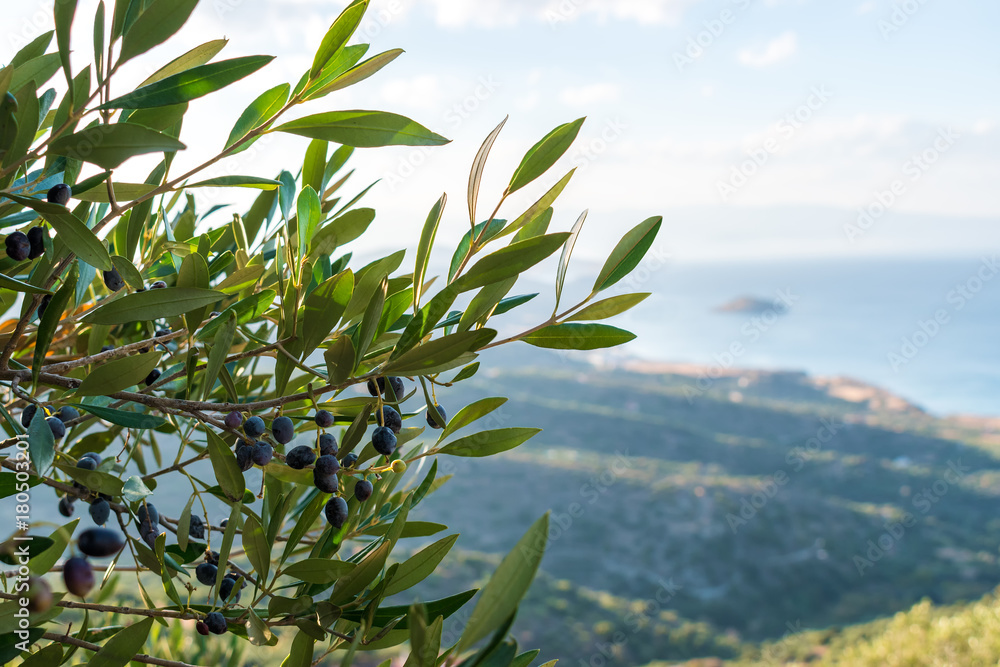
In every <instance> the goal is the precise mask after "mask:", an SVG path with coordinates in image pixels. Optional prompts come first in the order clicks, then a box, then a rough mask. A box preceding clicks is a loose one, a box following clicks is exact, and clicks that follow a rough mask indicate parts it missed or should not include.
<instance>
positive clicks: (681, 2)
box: [428, 0, 698, 28]
mask: <svg viewBox="0 0 1000 667" xmlns="http://www.w3.org/2000/svg"><path fill="white" fill-rule="evenodd" d="M697 2H698V0H544V1H542V2H539V1H538V0H478V1H477V2H469V1H468V0H430V2H429V3H428V4H429V5H430V6H431V12H432V14H433V16H434V19H435V21H436V22H437V24H438V25H440V26H445V27H449V28H460V27H465V26H469V25H473V26H477V27H481V28H502V27H509V26H513V25H517V24H518V23H520V22H521V21H537V22H544V23H547V24H549V25H551V26H553V27H556V26H558V25H559V24H562V23H568V22H573V21H576V20H579V19H580V18H582V17H584V16H593V17H595V18H597V20H599V21H608V20H616V21H634V22H636V23H639V24H642V25H676V24H677V23H678V22H679V21H680V19H681V18H682V16H683V14H684V10H685V9H687V8H688V7H689V6H691V5H694V4H697Z"/></svg>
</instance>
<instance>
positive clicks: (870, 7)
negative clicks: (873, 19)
mask: <svg viewBox="0 0 1000 667" xmlns="http://www.w3.org/2000/svg"><path fill="white" fill-rule="evenodd" d="M876 9H877V6H876V5H875V3H874V2H873V0H866V2H862V3H861V4H860V5H858V8H857V9H856V10H855V13H856V14H857V15H858V16H863V15H865V14H871V13H872V12H873V11H875V10H876Z"/></svg>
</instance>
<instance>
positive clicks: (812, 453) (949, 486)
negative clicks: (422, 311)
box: [419, 349, 1000, 665]
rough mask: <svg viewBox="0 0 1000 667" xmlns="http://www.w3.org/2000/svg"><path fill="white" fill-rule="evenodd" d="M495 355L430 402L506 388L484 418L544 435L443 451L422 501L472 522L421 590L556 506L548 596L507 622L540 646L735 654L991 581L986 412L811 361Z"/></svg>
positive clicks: (998, 485) (992, 522) (459, 571)
mask: <svg viewBox="0 0 1000 667" xmlns="http://www.w3.org/2000/svg"><path fill="white" fill-rule="evenodd" d="M498 356H500V355H498ZM491 366H492V367H491V369H489V370H486V369H484V370H483V371H482V374H481V375H480V376H478V377H477V378H475V379H474V380H473V381H472V382H471V383H469V384H471V386H470V387H469V388H468V389H466V390H464V391H463V393H459V392H458V390H457V389H455V390H441V391H439V392H438V398H439V399H440V400H442V401H447V407H449V409H452V410H454V409H457V408H459V407H460V406H461V405H464V404H466V403H468V402H470V401H472V400H474V399H477V398H480V397H483V396H488V395H500V396H508V397H510V401H509V402H508V403H507V404H506V405H505V406H503V408H502V409H501V410H500V411H498V413H497V415H496V417H495V418H493V419H492V422H491V421H490V420H489V419H488V420H485V422H486V423H484V424H482V427H484V428H499V427H504V426H513V425H523V426H539V427H542V428H544V429H545V430H544V432H543V433H542V434H540V435H539V436H538V437H537V438H536V439H534V440H532V441H530V442H529V443H528V444H526V445H524V446H522V447H520V448H518V449H516V450H513V451H512V452H509V453H507V454H505V455H502V456H500V457H497V458H493V459H490V460H488V461H477V460H474V459H450V460H448V461H447V463H448V466H447V467H448V470H446V472H453V473H456V475H455V477H454V478H453V479H452V480H451V481H450V482H449V483H448V484H446V485H445V486H444V487H443V488H442V489H441V490H440V491H438V492H437V493H436V494H435V495H434V496H431V497H430V498H429V499H428V500H427V501H425V505H424V506H422V507H421V508H420V512H419V513H420V514H421V517H420V518H428V519H430V518H431V517H433V520H434V521H440V522H443V523H447V524H448V525H449V526H450V527H451V529H452V530H455V531H458V532H461V533H462V537H461V539H460V540H459V542H458V549H460V550H464V551H465V553H460V554H456V555H455V560H454V561H453V562H452V564H451V566H450V567H449V568H446V570H447V572H448V574H447V576H446V577H440V578H436V579H432V580H429V581H428V582H426V584H425V586H426V589H425V590H426V592H427V595H426V596H425V597H431V592H433V593H434V594H435V595H436V594H440V593H454V592H458V591H459V590H461V589H462V587H463V586H467V585H470V584H471V583H473V582H474V581H476V580H478V579H480V578H481V577H482V576H483V574H484V572H485V571H486V570H485V569H484V568H483V566H481V565H480V566H476V567H473V566H472V565H471V564H470V563H473V562H476V561H477V559H481V558H483V557H484V556H479V555H476V554H470V553H468V552H476V553H478V554H502V553H504V552H505V551H506V550H508V549H509V548H510V547H511V546H513V544H514V543H515V542H516V540H517V538H518V537H519V536H520V534H521V533H522V532H523V530H524V529H525V527H526V526H527V525H529V523H530V522H531V521H532V520H533V519H535V518H537V516H539V515H540V514H542V513H543V512H545V511H546V510H551V512H552V522H553V529H552V535H551V538H552V539H551V542H550V547H549V551H548V553H547V554H546V557H545V560H544V561H543V564H542V568H543V570H544V573H543V575H542V576H541V578H540V582H541V583H540V584H539V590H536V591H535V593H534V594H533V596H532V598H531V600H530V601H529V603H527V604H526V606H525V608H524V609H523V610H522V613H521V615H520V616H519V619H518V621H517V623H516V624H515V631H516V632H518V633H519V636H520V637H522V639H524V642H525V645H526V646H532V647H536V646H540V647H541V648H543V654H542V655H543V657H544V656H548V658H555V657H560V658H564V659H567V660H569V661H570V664H577V663H576V662H575V660H577V659H580V660H584V661H588V660H589V659H590V658H591V657H592V656H594V655H596V654H595V651H596V652H597V653H600V652H601V648H602V647H604V648H606V649H607V650H609V651H611V652H612V655H613V656H614V657H615V660H613V661H612V662H613V663H614V664H621V665H641V664H644V663H645V662H649V661H651V660H654V659H665V660H683V659H688V658H691V657H694V656H697V655H704V656H717V657H720V658H735V657H736V656H737V655H739V652H740V651H743V650H746V647H747V646H749V645H750V643H752V642H756V641H761V640H768V639H777V638H780V637H782V635H784V634H785V633H786V632H788V628H789V627H792V628H795V629H799V628H824V627H829V626H834V625H846V624H853V623H858V622H863V621H868V620H871V619H875V618H878V617H883V616H887V615H891V614H894V613H896V612H898V611H901V610H904V609H907V608H909V607H910V606H911V605H913V604H915V603H917V602H918V601H919V600H921V599H923V598H928V599H930V600H932V601H934V602H936V603H952V602H956V601H961V600H972V599H977V598H979V597H981V596H982V595H984V594H986V593H988V592H989V591H991V590H992V589H993V588H994V587H995V586H997V585H998V584H1000V563H998V561H997V544H998V543H1000V519H997V518H996V512H995V508H996V506H997V498H998V496H1000V459H998V458H997V457H996V456H995V452H996V451H997V448H998V446H1000V445H998V428H997V426H998V425H997V423H996V422H995V420H994V421H992V422H991V421H989V420H975V419H966V420H958V419H956V420H939V419H936V418H933V417H931V416H929V415H927V414H926V413H924V412H922V411H921V410H919V409H918V408H916V407H915V406H912V405H910V404H908V403H907V402H906V401H904V400H902V399H899V398H897V397H894V396H891V395H889V394H887V393H885V392H882V391H879V390H877V389H875V388H871V387H866V386H865V385H862V384H860V383H857V382H853V381H851V380H846V379H816V378H810V377H807V376H805V375H803V374H800V373H768V372H733V373H732V374H729V375H727V376H725V377H717V378H710V377H707V376H704V375H703V369H695V368H690V367H686V368H683V369H681V368H676V367H675V368H665V367H655V366H650V365H647V364H641V363H638V362H628V363H623V362H618V363H617V367H613V368H600V367H597V366H595V365H593V364H590V363H584V362H583V361H580V360H579V358H578V357H577V358H572V359H571V358H568V357H560V356H556V355H544V356H543V355H540V354H537V353H534V352H532V351H527V352H525V350H523V349H519V350H517V353H516V354H514V353H508V354H507V355H506V356H501V357H500V358H499V359H494V360H493V362H492V364H491ZM699 378H700V379H701V381H699ZM463 384H465V383H463ZM442 463H444V461H442ZM447 562H448V561H446V563H447ZM553 582H554V583H553ZM668 589H669V593H665V592H664V591H666V590H668ZM658 598H659V599H660V600H665V601H663V602H658V601H657V600H658ZM601 600H605V601H609V602H608V604H603V603H602V602H601ZM612 600H613V601H614V602H613V603H612V602H610V601H612ZM655 607H659V608H658V609H657V610H656V611H657V614H664V615H663V616H660V615H656V618H657V619H659V620H657V621H655V622H654V620H653V618H652V615H651V616H650V619H649V620H648V622H645V624H640V625H635V623H634V621H635V618H636V617H635V615H634V612H635V611H636V610H641V609H643V608H647V609H654V608H655ZM626 610H631V611H633V615H632V616H631V617H630V616H629V614H628V611H626ZM630 619H631V621H633V622H632V623H631V624H630ZM650 623H652V625H650ZM655 623H663V624H664V625H663V627H659V626H656V625H655ZM633 626H635V629H632V627H633ZM650 628H652V629H650ZM647 630H649V632H651V633H652V634H651V635H650V636H649V637H648V638H647V637H646V636H645V635H643V639H642V641H639V636H640V634H639V633H645V632H647ZM681 636H684V637H686V638H685V639H683V640H682V639H679V637H681ZM692 637H693V638H694V639H692ZM616 640H622V641H616ZM638 645H642V646H643V647H644V648H643V649H642V650H638V649H636V646H638Z"/></svg>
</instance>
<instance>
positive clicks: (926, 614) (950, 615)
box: [648, 594, 1000, 667]
mask: <svg viewBox="0 0 1000 667" xmlns="http://www.w3.org/2000/svg"><path fill="white" fill-rule="evenodd" d="M712 662H715V661H711V662H706V661H703V660H696V661H691V662H688V663H685V665H686V667H709V665H710V664H712ZM998 662H1000V599H998V598H997V596H996V594H991V595H989V596H987V597H985V598H983V599H982V600H980V601H977V602H974V603H971V604H959V605H951V606H946V607H939V606H935V605H933V604H931V602H930V601H929V600H924V601H922V602H920V603H918V604H916V605H914V606H913V607H912V608H911V609H909V610H907V611H905V612H899V613H898V614H896V615H894V616H892V617H891V618H888V619H881V620H878V621H873V622H871V623H865V624H862V625H856V626H851V627H847V628H843V629H831V630H822V631H810V632H801V633H790V634H789V635H788V636H786V637H783V638H782V639H780V640H778V641H775V642H768V643H766V644H764V645H762V646H760V647H755V648H753V649H750V650H748V651H747V653H746V654H745V655H744V656H743V657H742V658H741V659H738V660H733V661H726V662H724V663H721V664H724V665H726V667H763V666H764V665H786V666H788V667H793V666H805V665H809V667H826V666H829V667H834V666H838V667H840V666H843V667H847V666H850V667H910V666H915V665H970V666H973V665H996V664H997V663H998ZM716 664H719V663H716ZM661 666H665V663H651V664H650V665H649V666H648V667H661Z"/></svg>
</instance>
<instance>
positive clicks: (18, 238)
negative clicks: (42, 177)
mask: <svg viewBox="0 0 1000 667" xmlns="http://www.w3.org/2000/svg"><path fill="white" fill-rule="evenodd" d="M71 194H73V191H72V189H71V188H70V187H69V186H68V185H66V184H65V183H59V184H58V185H54V186H52V189H50V190H49V192H48V194H46V196H45V198H46V199H47V200H48V201H49V202H50V203H53V204H60V205H62V206H65V205H66V204H68V203H69V198H70V195H71ZM4 245H6V247H7V256H8V257H10V258H11V259H12V260H14V261H15V262H23V261H24V260H26V259H36V258H38V257H41V256H42V255H44V254H45V228H43V227H32V228H31V229H29V230H28V233H27V234H25V233H24V232H11V233H10V234H8V235H7V238H6V239H4Z"/></svg>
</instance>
